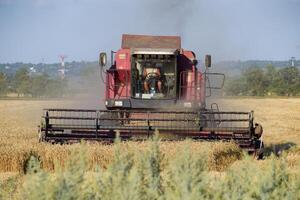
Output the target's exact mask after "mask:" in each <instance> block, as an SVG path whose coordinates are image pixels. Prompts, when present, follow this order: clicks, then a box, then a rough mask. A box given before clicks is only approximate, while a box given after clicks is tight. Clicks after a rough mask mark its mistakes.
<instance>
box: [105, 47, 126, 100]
mask: <svg viewBox="0 0 300 200" xmlns="http://www.w3.org/2000/svg"><path fill="white" fill-rule="evenodd" d="M115 62H116V66H114V67H111V68H110V69H109V70H108V71H107V75H106V99H107V100H109V99H127V98H129V97H130V67H131V65H130V50H129V49H120V50H118V51H117V53H116V56H115Z"/></svg>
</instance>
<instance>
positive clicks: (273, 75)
mask: <svg viewBox="0 0 300 200" xmlns="http://www.w3.org/2000/svg"><path fill="white" fill-rule="evenodd" d="M277 80H278V71H277V70H276V68H275V67H274V66H273V65H271V64H270V65H267V67H266V69H265V81H266V90H267V93H269V94H275V93H276V88H277V85H276V81H277Z"/></svg>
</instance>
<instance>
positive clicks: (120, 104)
mask: <svg viewBox="0 0 300 200" xmlns="http://www.w3.org/2000/svg"><path fill="white" fill-rule="evenodd" d="M115 106H123V101H115Z"/></svg>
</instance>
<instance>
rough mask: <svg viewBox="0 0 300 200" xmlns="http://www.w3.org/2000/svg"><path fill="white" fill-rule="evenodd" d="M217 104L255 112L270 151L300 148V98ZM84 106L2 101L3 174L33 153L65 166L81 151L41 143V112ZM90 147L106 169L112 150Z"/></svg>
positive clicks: (49, 164)
mask: <svg viewBox="0 0 300 200" xmlns="http://www.w3.org/2000/svg"><path fill="white" fill-rule="evenodd" d="M218 103H219V105H220V109H221V110H225V111H250V110H254V116H255V121H256V122H259V123H261V124H262V125H263V128H264V136H263V139H264V142H265V144H266V146H267V147H269V148H286V149H287V148H290V147H291V146H296V147H297V146H298V145H300V115H299V113H300V98H269V99H267V98H252V99H251V98H238V99H237V98H230V99H223V100H221V101H219V102H218ZM82 105H83V102H82V100H81V101H75V100H0V159H1V164H0V172H21V171H22V170H23V169H22V168H23V163H24V162H25V160H26V158H27V157H28V155H29V154H30V153H35V154H38V155H37V156H40V157H42V158H43V167H44V168H45V169H49V170H53V169H54V163H55V162H57V161H59V162H61V163H62V164H63V161H64V160H65V158H66V156H67V155H69V154H70V152H71V151H72V150H73V149H76V148H78V144H77V145H76V144H75V145H52V144H45V143H39V142H38V125H39V123H40V117H41V115H42V109H43V108H49V107H53V108H74V107H77V108H80V107H82ZM85 106H86V107H88V106H89V105H86V104H85ZM170 143H171V144H170ZM181 143H182V142H164V143H162V145H161V148H162V149H163V150H164V151H165V152H166V153H167V154H169V155H173V154H174V152H175V151H176V148H178V146H180V145H182V144H181ZM209 145H211V144H206V143H199V142H194V143H192V146H193V149H194V151H195V152H201V151H204V150H203V149H207V148H204V147H203V146H209ZM88 146H89V148H88V151H89V152H90V155H91V158H90V160H91V161H90V162H91V165H95V164H99V165H101V166H102V167H106V166H107V164H108V163H109V162H110V160H111V157H112V156H111V155H112V147H111V146H110V145H103V144H99V143H90V144H88ZM124 146H126V148H133V149H134V148H139V149H144V148H145V146H147V144H146V143H142V142H139V143H137V142H126V143H125V144H124ZM124 148H125V147H124ZM209 148H210V147H209ZM209 148H208V149H209ZM275 150H276V149H275Z"/></svg>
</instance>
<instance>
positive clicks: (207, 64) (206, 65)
mask: <svg viewBox="0 0 300 200" xmlns="http://www.w3.org/2000/svg"><path fill="white" fill-rule="evenodd" d="M205 67H206V68H209V67H211V55H206V56H205Z"/></svg>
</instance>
